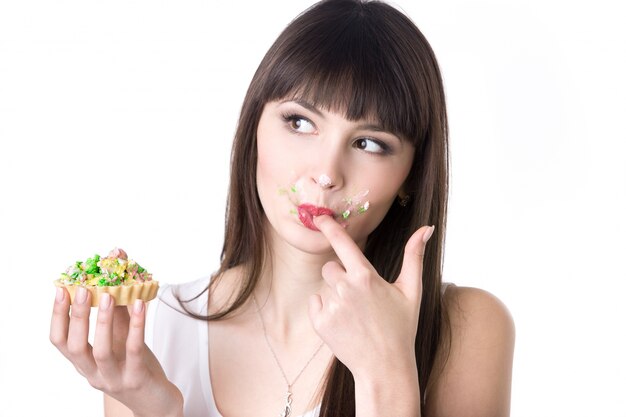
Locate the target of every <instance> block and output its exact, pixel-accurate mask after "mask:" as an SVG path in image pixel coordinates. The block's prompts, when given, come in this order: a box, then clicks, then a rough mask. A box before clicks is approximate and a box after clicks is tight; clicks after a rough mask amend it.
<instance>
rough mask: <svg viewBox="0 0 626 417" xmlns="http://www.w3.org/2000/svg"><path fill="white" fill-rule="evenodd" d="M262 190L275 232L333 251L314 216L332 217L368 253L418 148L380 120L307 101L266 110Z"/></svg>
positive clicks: (260, 137)
mask: <svg viewBox="0 0 626 417" xmlns="http://www.w3.org/2000/svg"><path fill="white" fill-rule="evenodd" d="M257 147H258V164H257V173H256V174H257V189H258V192H259V197H260V199H261V204H262V205H263V208H264V210H265V215H266V217H267V220H268V221H269V225H270V226H271V227H270V228H269V231H270V233H272V234H273V237H279V238H281V239H283V240H284V241H286V242H288V243H289V244H290V245H292V246H294V247H297V248H299V249H300V250H303V251H307V252H311V253H322V252H325V251H328V249H329V244H328V241H327V240H326V238H325V237H324V236H323V235H322V234H321V233H320V232H319V231H317V229H316V227H315V225H314V224H313V222H312V219H313V217H315V216H317V215H321V214H329V215H332V216H333V217H335V219H336V220H337V221H338V222H339V223H342V224H343V225H344V226H345V227H346V230H347V232H348V233H349V234H350V236H351V237H352V238H353V239H354V240H355V241H356V242H357V244H359V246H361V247H362V248H363V247H364V244H365V241H366V238H367V236H368V235H369V234H370V233H371V232H372V231H373V230H374V229H375V228H376V226H377V225H378V224H379V223H380V222H381V221H382V219H383V217H384V216H385V214H386V213H387V210H388V209H389V207H390V206H391V204H392V203H393V201H394V199H395V198H396V197H397V195H398V193H399V192H400V189H401V187H402V184H403V183H404V181H405V179H406V177H407V175H408V173H409V170H410V168H411V164H412V162H413V154H414V151H415V149H414V147H413V145H412V144H411V143H409V142H408V141H405V140H401V139H400V138H399V137H398V136H396V135H394V134H392V133H390V132H386V131H383V130H382V128H381V127H380V126H379V125H378V122H377V121H376V120H358V121H350V120H347V119H346V118H344V117H343V115H342V114H340V113H335V112H332V111H328V110H326V109H322V108H316V107H314V106H313V105H311V104H310V103H307V102H305V101H299V100H298V101H294V100H285V101H275V102H269V103H267V104H266V105H265V108H264V109H263V113H262V114H261V119H260V121H259V126H258V130H257Z"/></svg>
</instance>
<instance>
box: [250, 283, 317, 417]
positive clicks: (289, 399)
mask: <svg viewBox="0 0 626 417" xmlns="http://www.w3.org/2000/svg"><path fill="white" fill-rule="evenodd" d="M252 299H253V300H254V305H255V306H256V311H257V314H258V315H259V319H260V320H261V326H262V327H263V336H264V337H265V343H266V344H267V347H268V348H269V349H270V352H272V356H273V357H274V361H275V362H276V365H278V369H280V373H281V374H282V375H283V379H284V380H285V383H286V384H287V394H285V408H284V409H283V411H281V412H280V417H289V416H290V415H291V404H292V403H293V394H292V392H291V387H293V385H294V384H295V383H296V381H297V380H298V378H300V375H302V373H303V372H304V370H305V369H306V368H307V366H309V364H310V363H311V361H312V360H313V358H315V356H316V355H317V354H318V352H319V351H320V350H321V349H322V346H324V342H323V341H322V343H320V345H319V346H318V347H317V349H316V350H315V352H313V355H311V357H310V358H309V360H308V361H307V363H305V364H304V366H303V367H302V369H300V372H299V373H298V375H296V377H295V378H294V379H293V381H291V382H289V379H287V375H286V374H285V370H284V369H283V367H282V366H281V364H280V361H279V360H278V356H276V352H274V348H273V347H272V344H271V343H270V339H269V338H268V337H267V329H266V328H265V322H264V321H263V316H262V315H261V309H260V308H259V303H258V302H257V301H256V297H255V296H254V295H252Z"/></svg>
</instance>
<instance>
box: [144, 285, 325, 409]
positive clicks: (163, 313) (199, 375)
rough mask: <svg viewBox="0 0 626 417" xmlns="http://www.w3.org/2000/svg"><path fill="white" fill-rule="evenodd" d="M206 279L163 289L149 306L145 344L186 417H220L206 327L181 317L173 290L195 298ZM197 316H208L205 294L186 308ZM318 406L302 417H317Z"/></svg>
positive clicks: (183, 316) (200, 321)
mask: <svg viewBox="0 0 626 417" xmlns="http://www.w3.org/2000/svg"><path fill="white" fill-rule="evenodd" d="M209 279H210V278H209V277H207V278H202V279H199V280H197V281H193V282H190V283H186V284H181V285H178V286H176V287H173V286H163V287H161V289H160V290H159V296H158V297H157V298H156V299H154V300H152V301H151V302H150V305H149V307H148V316H147V319H146V344H147V345H148V347H150V349H151V350H152V352H154V354H155V355H156V357H157V359H158V360H159V362H160V363H161V366H162V367H163V370H164V371H165V374H166V375H167V377H168V378H169V380H170V381H172V383H174V384H175V385H176V386H177V387H178V389H179V390H180V392H181V393H182V394H183V398H184V399H185V405H184V414H185V417H222V416H221V414H220V413H219V411H218V409H217V406H216V405H215V399H214V398H213V389H212V387H211V378H210V375H211V374H210V372H209V355H208V352H209V326H208V324H207V322H206V321H204V320H196V319H194V318H192V317H189V316H187V315H185V314H184V312H183V310H182V308H181V307H180V305H179V303H178V301H177V300H176V298H175V297H174V293H173V292H172V289H174V288H176V291H178V292H179V296H180V297H181V299H183V300H186V299H190V298H193V297H195V296H196V295H198V294H199V293H200V291H202V290H203V289H204V288H206V286H207V285H208V284H209ZM187 306H188V308H189V309H190V310H191V311H193V312H194V313H197V314H202V315H206V314H207V297H206V294H203V295H202V296H200V297H198V298H197V299H195V300H193V301H191V302H190V303H188V304H187ZM320 407H321V405H318V406H317V407H316V408H315V409H313V410H310V411H308V412H307V413H305V414H303V415H302V416H301V417H317V416H319V413H320Z"/></svg>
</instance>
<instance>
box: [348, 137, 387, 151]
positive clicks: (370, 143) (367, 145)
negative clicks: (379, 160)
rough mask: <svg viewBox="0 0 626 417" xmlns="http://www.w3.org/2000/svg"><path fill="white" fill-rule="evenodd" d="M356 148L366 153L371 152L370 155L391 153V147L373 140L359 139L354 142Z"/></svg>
mask: <svg viewBox="0 0 626 417" xmlns="http://www.w3.org/2000/svg"><path fill="white" fill-rule="evenodd" d="M354 146H355V147H356V148H357V149H361V150H363V151H365V152H370V153H375V154H387V153H389V147H388V146H387V145H385V144H384V143H382V142H379V141H377V140H374V139H371V138H361V139H357V140H356V141H355V142H354Z"/></svg>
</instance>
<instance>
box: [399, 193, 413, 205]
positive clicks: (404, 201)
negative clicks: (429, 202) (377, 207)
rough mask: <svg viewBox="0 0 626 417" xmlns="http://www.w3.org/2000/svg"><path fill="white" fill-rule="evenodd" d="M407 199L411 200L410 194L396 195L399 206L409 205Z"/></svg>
mask: <svg viewBox="0 0 626 417" xmlns="http://www.w3.org/2000/svg"><path fill="white" fill-rule="evenodd" d="M409 201H411V196H410V195H408V194H406V195H404V196H402V197H400V196H398V204H400V206H401V207H406V206H408V205H409Z"/></svg>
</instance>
